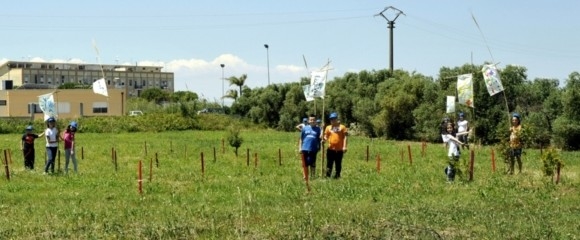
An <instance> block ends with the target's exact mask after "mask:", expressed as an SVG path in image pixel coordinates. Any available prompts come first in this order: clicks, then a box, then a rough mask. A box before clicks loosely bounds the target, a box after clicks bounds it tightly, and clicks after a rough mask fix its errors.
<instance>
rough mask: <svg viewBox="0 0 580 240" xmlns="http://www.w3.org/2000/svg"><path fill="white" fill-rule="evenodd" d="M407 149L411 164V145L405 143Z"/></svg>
mask: <svg viewBox="0 0 580 240" xmlns="http://www.w3.org/2000/svg"><path fill="white" fill-rule="evenodd" d="M407 151H408V152H409V164H411V165H413V155H411V145H408V144H407Z"/></svg>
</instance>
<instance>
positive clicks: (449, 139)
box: [442, 122, 464, 182]
mask: <svg viewBox="0 0 580 240" xmlns="http://www.w3.org/2000/svg"><path fill="white" fill-rule="evenodd" d="M442 137H443V142H445V143H447V146H448V151H447V157H448V158H449V165H448V166H447V167H446V168H445V174H446V175H447V181H448V182H453V181H454V180H455V174H457V175H461V171H460V170H459V166H458V165H459V164H458V163H459V156H460V153H459V146H461V145H463V144H464V143H462V142H461V141H459V139H457V138H455V126H453V123H451V122H450V123H448V124H447V134H445V135H443V136H442Z"/></svg>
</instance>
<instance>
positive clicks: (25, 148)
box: [20, 125, 44, 170]
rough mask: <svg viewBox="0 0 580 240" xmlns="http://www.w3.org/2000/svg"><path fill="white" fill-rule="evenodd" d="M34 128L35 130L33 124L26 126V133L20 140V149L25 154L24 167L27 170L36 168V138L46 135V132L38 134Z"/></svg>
mask: <svg viewBox="0 0 580 240" xmlns="http://www.w3.org/2000/svg"><path fill="white" fill-rule="evenodd" d="M32 130H34V128H32V125H29V126H28V127H26V133H25V134H24V135H22V141H21V142H20V150H22V155H23V156H24V168H26V169H27V170H34V156H35V155H34V140H35V139H37V138H39V137H42V136H43V135H44V133H41V134H40V135H37V134H35V133H34V132H32Z"/></svg>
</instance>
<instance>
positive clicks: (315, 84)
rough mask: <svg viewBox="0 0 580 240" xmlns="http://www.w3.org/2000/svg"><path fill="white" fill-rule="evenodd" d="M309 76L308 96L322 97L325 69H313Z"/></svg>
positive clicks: (324, 84) (324, 85)
mask: <svg viewBox="0 0 580 240" xmlns="http://www.w3.org/2000/svg"><path fill="white" fill-rule="evenodd" d="M310 76H311V78H310V96H311V97H312V98H315V97H320V98H324V93H325V92H324V89H325V87H326V71H313V72H312V73H311V74H310Z"/></svg>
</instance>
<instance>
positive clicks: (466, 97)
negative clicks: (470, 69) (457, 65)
mask: <svg viewBox="0 0 580 240" xmlns="http://www.w3.org/2000/svg"><path fill="white" fill-rule="evenodd" d="M457 98H458V100H459V104H463V105H466V106H468V107H474V104H473V75H472V74H471V73H470V74H463V75H459V76H457Z"/></svg>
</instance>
